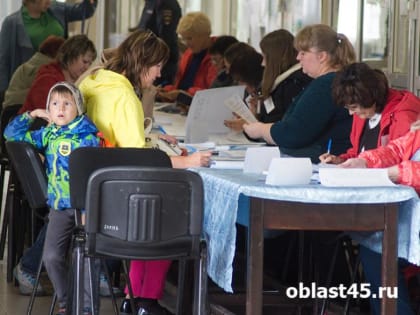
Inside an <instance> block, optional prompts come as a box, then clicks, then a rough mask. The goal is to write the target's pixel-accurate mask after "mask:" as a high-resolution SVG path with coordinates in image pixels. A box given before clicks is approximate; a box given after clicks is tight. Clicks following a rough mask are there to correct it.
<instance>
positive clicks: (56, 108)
mask: <svg viewBox="0 0 420 315" xmlns="http://www.w3.org/2000/svg"><path fill="white" fill-rule="evenodd" d="M48 109H49V113H50V118H51V121H52V122H53V123H54V124H56V125H57V126H64V125H68V124H69V123H70V122H72V121H73V120H74V119H75V118H76V117H77V114H78V112H77V106H76V103H75V102H74V98H73V95H72V94H71V93H70V92H69V93H65V92H64V93H58V92H53V93H52V94H51V97H50V104H49V106H48Z"/></svg>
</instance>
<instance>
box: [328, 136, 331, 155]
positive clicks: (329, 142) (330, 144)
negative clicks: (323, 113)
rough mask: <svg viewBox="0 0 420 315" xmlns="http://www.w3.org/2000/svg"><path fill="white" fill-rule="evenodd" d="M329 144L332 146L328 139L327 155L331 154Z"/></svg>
mask: <svg viewBox="0 0 420 315" xmlns="http://www.w3.org/2000/svg"><path fill="white" fill-rule="evenodd" d="M331 144H332V139H331V138H330V139H329V140H328V144H327V153H328V154H330V153H331Z"/></svg>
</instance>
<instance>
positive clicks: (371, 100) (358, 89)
mask: <svg viewBox="0 0 420 315" xmlns="http://www.w3.org/2000/svg"><path fill="white" fill-rule="evenodd" d="M388 91H389V86H388V79H387V78H386V76H385V74H384V73H383V72H382V71H381V70H377V69H372V68H370V67H369V66H368V65H367V64H365V63H361V62H360V63H353V64H350V65H348V66H345V67H344V68H343V69H342V70H341V71H338V72H337V74H336V76H335V78H334V81H333V84H332V96H333V99H334V101H335V102H336V103H337V104H338V105H341V106H346V105H351V104H358V105H359V106H360V107H362V108H371V107H373V106H374V105H375V106H376V112H378V113H380V112H382V110H383V109H384V107H385V104H386V100H387V97H388Z"/></svg>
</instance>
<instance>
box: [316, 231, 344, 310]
mask: <svg viewBox="0 0 420 315" xmlns="http://www.w3.org/2000/svg"><path fill="white" fill-rule="evenodd" d="M339 244H340V239H338V240H336V243H335V246H334V253H333V257H332V259H331V263H330V268H329V270H328V275H327V283H326V287H327V288H329V287H330V285H331V281H332V276H333V271H334V267H335V262H336V261H337V254H338V247H339ZM327 306H328V298H325V299H323V301H322V307H321V312H320V314H325V311H326V309H327Z"/></svg>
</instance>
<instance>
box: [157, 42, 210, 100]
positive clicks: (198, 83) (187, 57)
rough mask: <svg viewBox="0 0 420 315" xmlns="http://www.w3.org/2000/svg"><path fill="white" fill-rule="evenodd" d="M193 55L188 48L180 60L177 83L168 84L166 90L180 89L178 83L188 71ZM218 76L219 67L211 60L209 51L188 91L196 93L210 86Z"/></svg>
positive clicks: (192, 93)
mask: <svg viewBox="0 0 420 315" xmlns="http://www.w3.org/2000/svg"><path fill="white" fill-rule="evenodd" d="M192 56H193V52H192V51H191V49H190V48H187V50H186V51H185V52H184V53H183V54H182V56H181V60H180V61H179V66H178V72H177V73H176V77H175V84H174V85H166V86H165V87H164V89H165V91H172V90H176V89H178V85H179V83H180V82H181V79H182V78H183V77H184V74H185V72H186V71H187V68H188V65H189V63H190V61H191V58H192ZM216 76H217V69H216V67H215V66H214V65H213V63H212V62H211V59H210V54H209V53H208V52H207V53H206V55H205V56H204V58H203V60H202V61H201V64H200V67H199V68H198V71H197V74H196V76H195V78H194V84H193V86H191V87H190V88H189V89H188V90H187V92H188V93H189V94H191V95H194V94H195V92H197V91H198V90H204V89H208V88H210V85H211V83H212V82H213V80H214V79H215V78H216Z"/></svg>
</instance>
